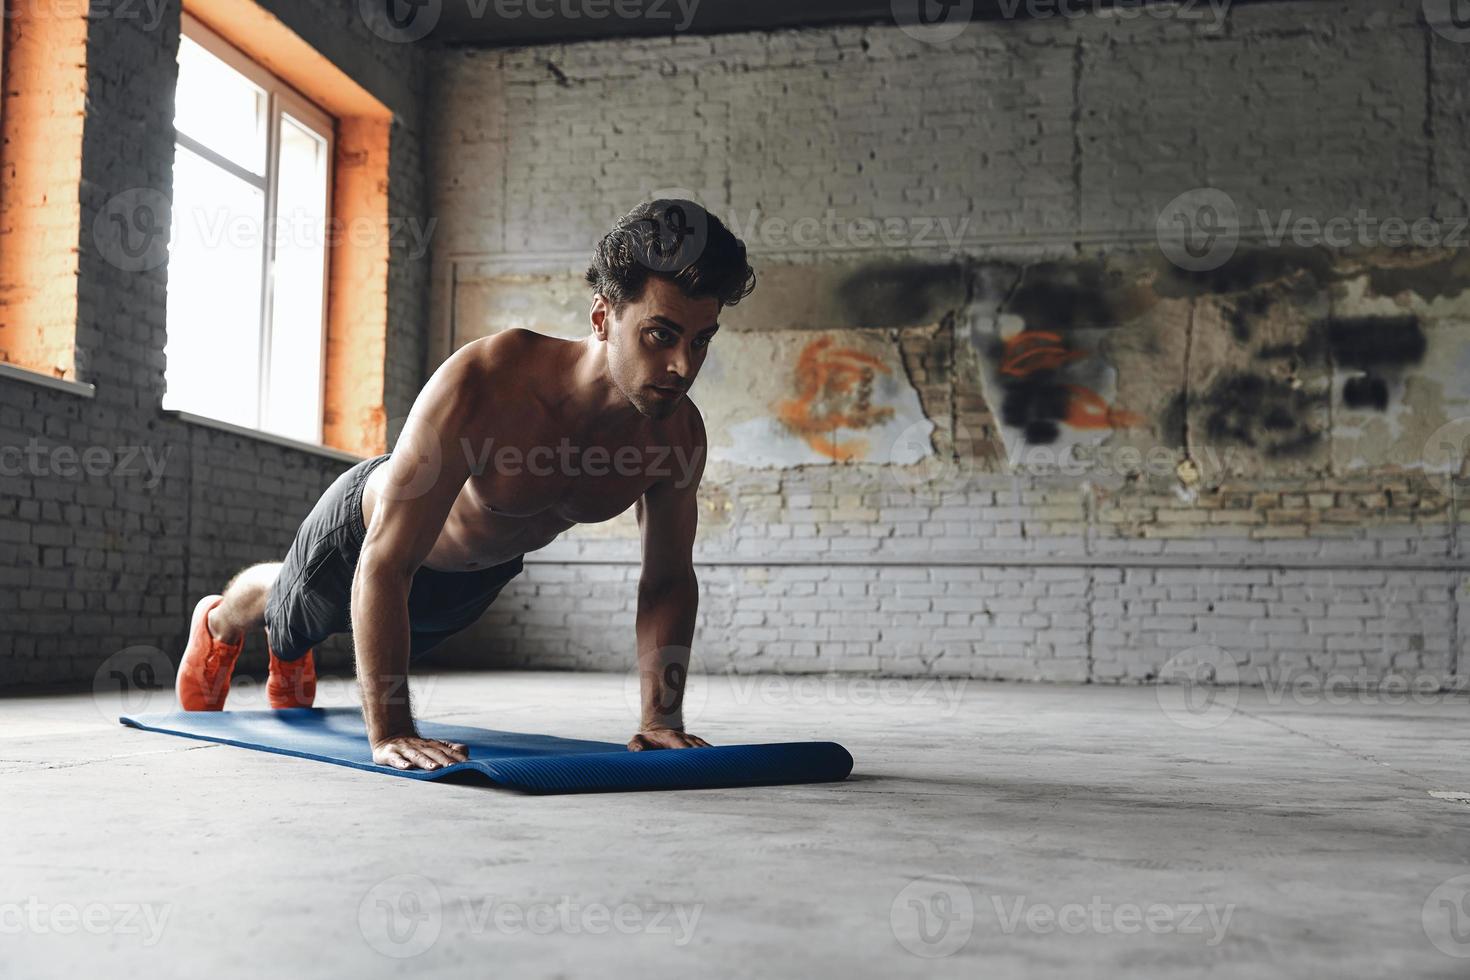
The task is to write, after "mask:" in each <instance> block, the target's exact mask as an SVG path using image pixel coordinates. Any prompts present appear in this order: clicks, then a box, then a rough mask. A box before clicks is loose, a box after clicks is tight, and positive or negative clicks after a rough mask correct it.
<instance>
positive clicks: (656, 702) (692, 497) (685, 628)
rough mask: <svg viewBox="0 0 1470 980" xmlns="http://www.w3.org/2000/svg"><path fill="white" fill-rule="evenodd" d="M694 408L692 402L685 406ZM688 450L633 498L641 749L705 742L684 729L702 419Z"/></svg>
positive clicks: (695, 594)
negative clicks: (638, 549)
mask: <svg viewBox="0 0 1470 980" xmlns="http://www.w3.org/2000/svg"><path fill="white" fill-rule="evenodd" d="M690 408H691V410H692V409H693V406H690ZM694 435H695V438H694V439H693V440H692V441H691V442H692V446H691V451H690V452H689V453H688V455H687V456H686V458H684V459H679V458H678V454H675V460H676V462H678V463H680V465H679V466H678V467H676V469H677V472H676V473H674V474H673V475H672V476H671V477H669V478H667V479H663V480H660V481H659V482H658V483H655V484H654V485H653V486H652V487H650V488H649V489H648V490H647V491H646V492H645V493H644V494H643V497H642V498H641V499H640V500H639V501H638V504H637V507H636V512H637V515H638V526H639V528H640V529H641V530H642V535H643V573H642V575H641V576H640V577H639V580H638V620H637V624H636V627H635V628H636V631H637V634H638V673H639V679H640V690H641V704H642V717H641V718H640V720H639V725H638V734H637V735H634V736H633V738H632V740H631V741H629V742H628V748H630V749H633V750H634V751H639V750H642V749H684V748H694V747H698V746H704V745H708V744H709V743H708V742H706V741H705V740H704V739H702V738H700V737H698V736H697V735H690V734H689V733H688V732H686V731H684V713H683V706H684V686H685V683H686V682H687V680H688V677H689V653H690V646H691V645H692V643H693V641H694V618H695V613H697V612H698V610H699V583H698V581H697V580H696V578H695V576H694V558H693V553H694V531H695V528H696V527H697V525H698V523H699V504H698V498H697V493H698V490H699V481H700V478H701V477H702V476H703V474H704V456H705V437H704V426H703V424H702V423H701V422H699V421H698V420H697V415H696V422H695V426H694Z"/></svg>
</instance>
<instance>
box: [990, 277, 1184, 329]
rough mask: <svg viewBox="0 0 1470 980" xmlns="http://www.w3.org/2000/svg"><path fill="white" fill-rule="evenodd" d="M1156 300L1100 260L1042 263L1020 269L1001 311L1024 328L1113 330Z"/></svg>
mask: <svg viewBox="0 0 1470 980" xmlns="http://www.w3.org/2000/svg"><path fill="white" fill-rule="evenodd" d="M1157 302H1158V300H1157V298H1156V297H1155V296H1154V295H1153V294H1152V293H1151V292H1150V291H1149V290H1147V289H1145V288H1143V287H1142V286H1141V285H1139V284H1138V283H1137V282H1135V281H1134V280H1133V278H1131V277H1130V276H1127V275H1124V273H1123V272H1122V271H1120V270H1119V269H1116V268H1109V267H1107V266H1105V265H1104V264H1103V263H1102V262H1100V261H1097V262H1081V263H1069V264H1065V265H1064V264H1062V263H1059V262H1042V263H1039V264H1037V265H1032V266H1027V267H1025V268H1024V269H1022V270H1021V272H1020V277H1019V279H1018V280H1017V282H1016V285H1015V288H1014V289H1013V290H1012V291H1011V294H1010V296H1009V297H1007V299H1006V302H1005V304H1004V305H1003V306H1002V311H1003V312H1006V313H1011V314H1013V315H1015V316H1019V317H1020V318H1021V319H1022V320H1023V321H1024V322H1025V324H1026V327H1027V329H1028V330H1060V331H1063V332H1065V331H1068V330H1081V329H1112V328H1113V327H1116V326H1119V325H1120V324H1123V323H1127V322H1128V321H1129V320H1133V319H1136V318H1137V317H1139V316H1141V315H1142V314H1144V313H1146V312H1148V310H1149V309H1150V308H1151V307H1152V306H1153V305H1154V304H1155V303H1157Z"/></svg>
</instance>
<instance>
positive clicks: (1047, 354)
mask: <svg viewBox="0 0 1470 980" xmlns="http://www.w3.org/2000/svg"><path fill="white" fill-rule="evenodd" d="M1086 356H1087V354H1086V352H1085V351H1080V350H1067V347H1066V345H1065V344H1064V343H1063V342H1062V336H1061V334H1055V333H1051V332H1050V331H1047V330H1026V331H1023V332H1021V333H1018V334H1016V335H1015V336H1014V337H1012V338H1010V339H1009V340H1007V341H1006V344H1005V356H1004V357H1002V358H1001V362H1000V370H1001V373H1002V374H1009V375H1010V376H1011V377H1013V378H1024V377H1026V376H1028V375H1030V374H1033V373H1035V372H1037V371H1055V370H1056V369H1057V368H1059V367H1063V366H1065V365H1067V364H1071V363H1072V362H1073V361H1080V360H1081V359H1082V358H1084V357H1086Z"/></svg>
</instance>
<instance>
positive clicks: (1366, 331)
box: [1327, 316, 1429, 412]
mask: <svg viewBox="0 0 1470 980" xmlns="http://www.w3.org/2000/svg"><path fill="white" fill-rule="evenodd" d="M1327 346H1328V349H1329V350H1330V351H1331V353H1332V359H1333V361H1334V362H1336V363H1338V364H1341V365H1342V366H1343V367H1350V368H1357V369H1358V370H1360V371H1362V372H1363V374H1362V375H1360V376H1358V377H1354V378H1349V379H1348V380H1347V383H1346V384H1344V385H1343V388H1342V400H1343V404H1345V405H1347V407H1348V408H1357V409H1363V410H1366V411H1373V412H1386V411H1388V381H1387V379H1386V378H1385V375H1392V374H1395V373H1397V372H1399V371H1401V370H1402V369H1403V368H1406V367H1409V366H1410V365H1414V364H1418V363H1420V362H1422V361H1423V360H1424V353H1425V351H1426V350H1427V349H1428V347H1429V341H1428V340H1427V338H1425V336H1424V328H1423V327H1422V326H1420V324H1419V318H1418V317H1414V316H1401V317H1361V318H1358V319H1352V320H1331V321H1328V323H1327Z"/></svg>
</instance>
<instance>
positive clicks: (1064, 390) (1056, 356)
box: [993, 330, 1144, 446]
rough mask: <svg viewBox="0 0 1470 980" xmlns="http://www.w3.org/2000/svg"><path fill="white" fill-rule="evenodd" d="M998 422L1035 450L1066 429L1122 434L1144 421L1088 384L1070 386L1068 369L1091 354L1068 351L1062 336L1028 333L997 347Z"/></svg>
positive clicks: (1049, 332)
mask: <svg viewBox="0 0 1470 980" xmlns="http://www.w3.org/2000/svg"><path fill="white" fill-rule="evenodd" d="M993 353H994V354H995V357H996V359H997V360H999V361H1000V384H1001V388H1002V389H1003V391H1004V395H1003V397H1002V398H1001V406H1000V417H1001V420H1002V421H1003V422H1005V424H1006V425H1009V426H1011V427H1012V428H1016V429H1020V430H1021V432H1022V434H1023V435H1024V437H1025V439H1026V441H1027V442H1028V443H1031V444H1033V445H1041V446H1044V445H1049V444H1050V443H1053V442H1056V441H1057V438H1058V437H1059V436H1060V435H1061V431H1062V430H1061V427H1062V425H1063V424H1066V425H1069V426H1071V427H1072V428H1074V429H1122V428H1127V427H1129V426H1134V425H1140V424H1142V422H1143V421H1144V420H1143V418H1142V416H1139V415H1135V414H1133V413H1132V412H1126V411H1123V410H1121V409H1117V408H1113V407H1112V406H1110V405H1109V404H1108V403H1107V401H1106V400H1104V399H1103V397H1102V396H1101V395H1099V394H1098V393H1097V392H1095V391H1093V390H1092V389H1091V388H1088V387H1086V386H1085V385H1081V384H1076V383H1072V382H1069V381H1066V380H1064V379H1063V377H1062V372H1063V371H1064V369H1065V368H1066V367H1067V366H1068V365H1070V364H1073V363H1076V362H1077V361H1080V360H1084V359H1086V358H1087V357H1089V356H1090V355H1089V354H1088V353H1087V352H1086V351H1079V350H1074V349H1072V348H1070V347H1068V346H1067V343H1066V341H1065V340H1063V338H1062V335H1061V334H1059V333H1054V332H1052V331H1049V330H1026V331H1023V332H1021V333H1018V334H1016V335H1015V336H1014V337H1011V338H1010V339H1008V340H1006V341H1005V342H1004V343H1003V344H1001V345H999V349H998V350H997V351H995V352H993Z"/></svg>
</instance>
